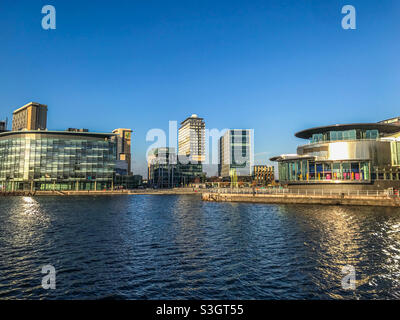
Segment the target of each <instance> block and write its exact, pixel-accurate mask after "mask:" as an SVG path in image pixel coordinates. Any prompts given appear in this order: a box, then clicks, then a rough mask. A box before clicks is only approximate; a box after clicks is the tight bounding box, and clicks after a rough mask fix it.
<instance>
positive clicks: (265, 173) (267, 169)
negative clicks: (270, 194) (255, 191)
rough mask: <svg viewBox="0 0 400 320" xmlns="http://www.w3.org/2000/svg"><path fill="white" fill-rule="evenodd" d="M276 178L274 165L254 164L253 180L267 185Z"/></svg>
mask: <svg viewBox="0 0 400 320" xmlns="http://www.w3.org/2000/svg"><path fill="white" fill-rule="evenodd" d="M274 180H275V169H274V166H267V165H255V166H253V181H255V182H256V183H257V184H259V185H267V184H269V183H271V182H272V181H274Z"/></svg>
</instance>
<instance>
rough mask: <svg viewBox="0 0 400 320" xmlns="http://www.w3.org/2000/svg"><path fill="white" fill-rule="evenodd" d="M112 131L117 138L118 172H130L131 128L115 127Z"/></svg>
mask: <svg viewBox="0 0 400 320" xmlns="http://www.w3.org/2000/svg"><path fill="white" fill-rule="evenodd" d="M113 133H114V134H116V139H117V160H118V162H117V170H118V172H119V173H120V174H128V175H130V174H132V169H131V161H132V158H131V139H132V130H131V129H123V128H119V129H115V130H113Z"/></svg>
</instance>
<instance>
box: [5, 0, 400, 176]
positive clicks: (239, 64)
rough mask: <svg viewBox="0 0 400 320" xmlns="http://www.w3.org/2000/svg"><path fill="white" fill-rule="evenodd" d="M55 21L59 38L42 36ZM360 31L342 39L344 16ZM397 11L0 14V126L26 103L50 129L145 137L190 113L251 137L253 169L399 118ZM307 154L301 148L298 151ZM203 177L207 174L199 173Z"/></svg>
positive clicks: (280, 3)
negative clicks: (340, 133) (303, 135)
mask: <svg viewBox="0 0 400 320" xmlns="http://www.w3.org/2000/svg"><path fill="white" fill-rule="evenodd" d="M45 4H51V5H53V6H54V7H55V8H56V13H57V14H56V18H57V27H56V30H43V29H42V27H41V19H42V17H43V14H42V13H41V9H42V6H44V5H45ZM347 4H350V5H353V6H354V7H355V8H356V18H357V29H356V30H344V29H342V27H341V19H342V17H343V14H342V13H341V8H342V7H343V6H344V5H347ZM399 9H400V3H399V1H395V0H393V1H390V0H382V1H379V2H377V1H372V0H357V1H335V0H332V1H316V0H293V1H289V0H286V1H285V0H275V1H265V0H264V1H224V0H220V1H207V0H204V1H195V0H191V1H168V0H167V1H151V0H149V1H118V0H117V1H113V2H105V1H96V2H93V1H76V0H71V1H59V0H57V1H51V2H49V3H44V2H42V1H36V0H29V1H27V0H24V1H23V0H21V1H8V0H6V1H5V0H3V1H1V2H0V39H1V44H2V46H1V48H2V50H0V71H1V72H0V88H1V89H0V93H1V102H0V119H3V118H6V117H8V118H9V128H10V126H11V117H12V111H13V110H15V109H17V108H19V107H21V106H23V105H24V104H26V103H28V102H30V101H36V102H39V103H43V104H46V105H48V107H49V110H48V121H47V123H48V128H49V129H50V130H65V129H66V128H69V127H75V128H88V129H89V130H90V131H97V132H105V131H107V132H111V131H112V130H113V129H115V128H131V129H133V136H132V144H133V149H132V153H133V160H134V161H133V168H132V169H133V172H134V173H135V174H142V175H144V176H146V160H145V153H146V150H147V148H148V147H149V146H150V145H151V142H146V141H145V138H146V134H147V132H148V131H149V130H150V129H153V128H160V129H163V130H164V131H165V132H168V124H169V121H177V122H178V124H179V123H180V122H181V121H183V120H184V119H186V118H187V117H188V116H190V115H191V114H194V113H195V114H198V115H199V116H200V117H203V118H204V119H205V122H206V128H208V129H213V128H216V129H218V130H222V129H224V128H248V129H254V135H255V136H254V142H255V163H256V164H257V163H269V161H268V159H269V158H270V157H271V156H274V155H278V154H282V153H295V151H296V147H297V145H298V144H302V143H303V142H302V141H301V140H299V139H297V138H295V137H294V133H295V132H297V131H300V130H303V129H306V128H309V127H315V126H323V125H330V124H336V123H351V122H377V121H379V120H383V119H387V118H391V117H395V116H399V115H400V109H399V101H400V90H399V89H398V87H399V83H400V81H399V80H400V68H399V63H398V52H399V49H400V48H399V47H400V44H399V41H398V30H400V28H399V27H400V21H399V19H398V12H399ZM304 143H306V142H305V141H304ZM209 173H210V174H211V173H212V172H209Z"/></svg>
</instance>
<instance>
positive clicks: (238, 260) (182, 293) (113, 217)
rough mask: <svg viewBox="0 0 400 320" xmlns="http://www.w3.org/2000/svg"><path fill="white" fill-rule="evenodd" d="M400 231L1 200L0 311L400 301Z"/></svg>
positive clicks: (113, 200)
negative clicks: (6, 305) (50, 302)
mask: <svg viewBox="0 0 400 320" xmlns="http://www.w3.org/2000/svg"><path fill="white" fill-rule="evenodd" d="M399 230H400V210H399V209H393V208H382V207H379V208H378V207H377V208H373V207H345V206H316V205H312V206H311V205H304V206H302V205H269V204H239V203H209V202H202V201H201V200H200V199H199V198H198V197H196V196H151V195H148V196H147V195H143V196H138V195H137V196H109V197H107V196H104V197H89V196H88V197H36V198H30V197H26V198H22V197H11V198H0V258H1V260H0V299H4V298H14V299H15V298H16V299H331V298H340V299H342V298H344V299H371V298H389V299H393V298H396V299H398V298H400V234H399ZM47 264H51V265H53V266H54V267H55V268H56V270H57V283H56V285H57V287H56V289H55V290H44V289H42V287H41V281H42V276H43V275H42V274H41V268H42V266H43V265H47ZM345 265H353V266H354V267H355V270H356V278H357V289H356V290H354V291H353V290H350V291H346V290H344V289H342V288H341V279H342V277H343V276H344V275H343V274H342V273H341V269H342V267H343V266H345Z"/></svg>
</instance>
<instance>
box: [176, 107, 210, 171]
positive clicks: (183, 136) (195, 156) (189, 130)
mask: <svg viewBox="0 0 400 320" xmlns="http://www.w3.org/2000/svg"><path fill="white" fill-rule="evenodd" d="M178 147H179V155H182V156H186V157H187V159H188V162H191V163H200V164H201V163H203V162H204V160H205V122H204V119H203V118H199V117H198V116H197V115H196V114H193V115H191V116H190V117H189V118H187V119H185V120H184V121H182V122H181V126H180V128H179V131H178Z"/></svg>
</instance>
